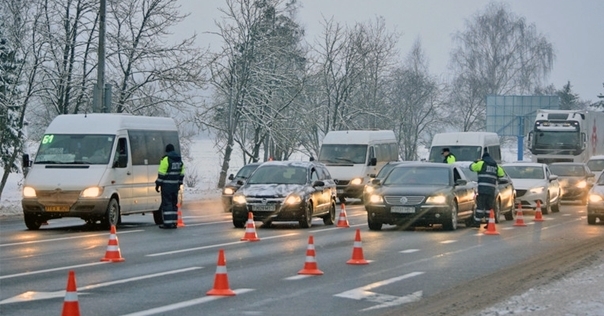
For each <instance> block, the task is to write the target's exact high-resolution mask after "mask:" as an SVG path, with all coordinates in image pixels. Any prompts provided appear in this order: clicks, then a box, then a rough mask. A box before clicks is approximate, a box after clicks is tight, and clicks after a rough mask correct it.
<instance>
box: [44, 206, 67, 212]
mask: <svg viewBox="0 0 604 316" xmlns="http://www.w3.org/2000/svg"><path fill="white" fill-rule="evenodd" d="M44 209H45V210H46V211H47V212H69V206H67V205H53V206H46V207H45V208H44Z"/></svg>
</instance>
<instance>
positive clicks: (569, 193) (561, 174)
mask: <svg viewBox="0 0 604 316" xmlns="http://www.w3.org/2000/svg"><path fill="white" fill-rule="evenodd" d="M549 170H551V171H552V173H553V174H555V175H557V176H558V182H559V183H560V194H561V200H562V201H565V200H566V201H576V200H580V201H581V203H582V204H583V205H585V204H587V198H588V197H589V190H590V189H591V187H592V186H593V184H594V181H595V178H594V177H595V174H594V173H593V172H591V170H589V168H588V167H587V165H586V164H584V163H581V162H555V163H551V164H550V165H549Z"/></svg>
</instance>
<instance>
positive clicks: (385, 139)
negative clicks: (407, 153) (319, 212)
mask: <svg viewBox="0 0 604 316" xmlns="http://www.w3.org/2000/svg"><path fill="white" fill-rule="evenodd" d="M318 160H319V161H320V162H322V163H323V164H325V166H327V169H328V170H329V173H330V174H331V176H332V177H333V178H334V179H336V180H338V181H337V188H336V189H337V195H338V199H339V200H340V202H344V201H345V198H347V197H352V198H358V199H362V196H363V188H364V187H365V184H366V183H367V181H368V180H369V177H370V175H372V174H377V173H378V171H379V170H380V169H381V168H382V167H383V166H384V165H385V164H386V163H387V162H389V161H397V160H398V146H397V142H396V137H395V136H394V132H393V131H386V130H348V131H331V132H328V133H327V135H325V138H323V143H322V145H321V151H320V153H319V159H318Z"/></svg>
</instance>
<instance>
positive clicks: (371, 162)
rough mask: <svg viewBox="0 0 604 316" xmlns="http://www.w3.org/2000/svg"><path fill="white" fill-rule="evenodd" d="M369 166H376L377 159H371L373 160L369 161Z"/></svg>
mask: <svg viewBox="0 0 604 316" xmlns="http://www.w3.org/2000/svg"><path fill="white" fill-rule="evenodd" d="M369 165H370V166H375V165H377V158H375V157H373V158H371V159H369Z"/></svg>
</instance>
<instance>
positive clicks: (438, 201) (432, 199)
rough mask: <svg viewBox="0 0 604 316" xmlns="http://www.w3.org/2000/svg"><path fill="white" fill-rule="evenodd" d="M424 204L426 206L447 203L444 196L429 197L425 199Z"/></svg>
mask: <svg viewBox="0 0 604 316" xmlns="http://www.w3.org/2000/svg"><path fill="white" fill-rule="evenodd" d="M426 203H427V204H445V203H447V197H446V196H444V195H434V196H430V197H428V199H426Z"/></svg>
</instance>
